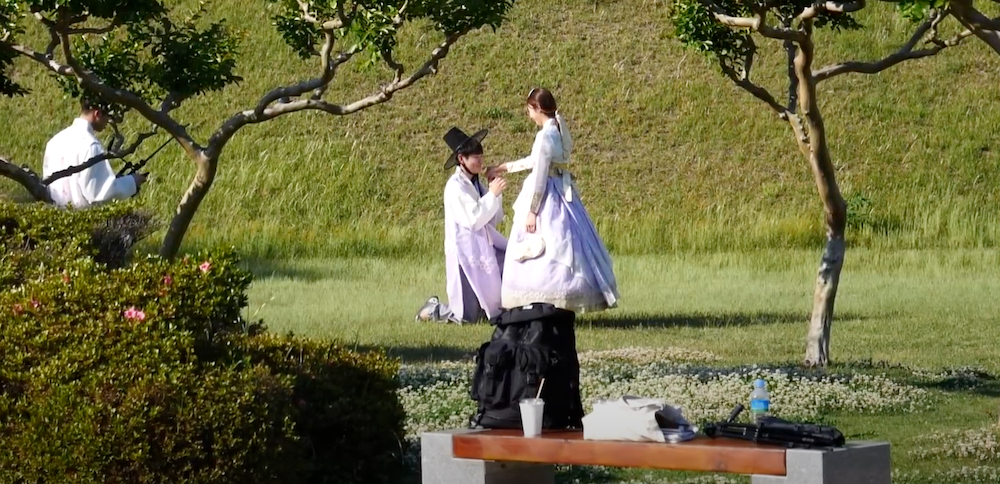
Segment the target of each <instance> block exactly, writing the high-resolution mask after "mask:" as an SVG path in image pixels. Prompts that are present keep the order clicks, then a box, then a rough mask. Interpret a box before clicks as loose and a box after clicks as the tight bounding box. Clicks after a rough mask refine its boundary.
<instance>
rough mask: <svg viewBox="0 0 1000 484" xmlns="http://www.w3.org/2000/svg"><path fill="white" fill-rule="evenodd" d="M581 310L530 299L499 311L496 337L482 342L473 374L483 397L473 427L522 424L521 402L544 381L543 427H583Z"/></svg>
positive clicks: (477, 397) (477, 396)
mask: <svg viewBox="0 0 1000 484" xmlns="http://www.w3.org/2000/svg"><path fill="white" fill-rule="evenodd" d="M575 319H576V314H575V313H573V311H568V310H565V309H559V308H557V307H555V306H553V305H551V304H547V303H535V304H528V305H526V306H522V307H518V308H513V309H509V310H506V311H504V312H503V313H501V314H499V315H497V316H494V317H493V318H492V319H490V324H492V325H494V326H496V329H495V330H494V331H493V337H492V338H491V339H490V341H489V342H488V343H484V344H483V345H482V346H480V347H479V351H478V354H477V355H476V372H475V374H474V375H473V378H472V391H471V395H472V399H473V400H475V401H476V402H478V404H479V405H478V409H477V411H476V413H475V414H474V415H473V416H472V417H471V418H470V421H469V423H470V427H471V428H508V429H514V428H521V409H520V406H519V403H520V401H521V399H524V398H534V397H535V395H536V394H537V393H538V387H539V385H540V384H541V383H542V378H544V379H545V385H543V386H542V393H541V398H542V400H544V401H545V410H544V412H543V416H542V428H546V429H581V428H583V421H582V419H583V405H582V403H581V401H580V361H579V360H578V359H577V355H576V335H575V333H574V331H573V324H574V322H575Z"/></svg>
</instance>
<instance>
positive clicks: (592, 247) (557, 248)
mask: <svg viewBox="0 0 1000 484" xmlns="http://www.w3.org/2000/svg"><path fill="white" fill-rule="evenodd" d="M527 111H528V117H530V118H531V120H532V121H534V122H535V124H536V125H537V126H539V127H540V128H541V129H540V130H539V131H538V133H537V134H536V135H535V143H534V145H533V146H532V147H531V155H529V156H528V157H527V158H524V159H521V160H518V161H512V162H508V163H504V164H503V165H500V166H499V167H497V168H496V169H495V172H499V173H504V172H506V173H514V172H518V171H522V170H531V173H530V174H529V175H528V176H527V178H525V180H524V185H523V186H522V187H521V192H520V194H518V196H517V200H516V201H515V202H514V207H513V208H514V217H513V220H512V225H511V234H510V238H509V239H508V240H509V244H510V245H508V248H507V254H506V258H505V261H504V268H503V277H502V279H501V281H502V282H501V302H502V305H503V307H505V308H513V307H517V306H523V305H526V304H531V303H535V302H545V303H550V304H553V305H555V306H556V307H559V308H563V309H568V310H571V311H575V312H588V311H603V310H605V309H609V308H613V307H615V306H616V305H617V303H618V298H619V295H618V283H617V281H616V280H615V274H614V271H613V270H612V265H611V256H610V255H608V250H607V249H606V248H605V247H604V242H602V241H601V238H600V236H598V235H597V229H595V228H594V223H593V222H592V221H591V220H590V215H588V214H587V209H586V208H584V206H583V203H582V202H581V201H580V195H579V193H578V192H577V189H576V187H575V185H574V184H573V177H572V175H571V174H570V172H569V171H568V165H569V155H570V152H571V151H572V149H573V139H572V138H571V136H570V134H569V127H568V126H567V125H566V122H565V121H564V120H563V118H562V116H561V115H560V114H559V112H558V111H557V110H556V100H555V97H553V96H552V93H551V92H549V91H548V90H546V89H544V88H536V89H532V90H531V92H530V93H529V94H528V106H527Z"/></svg>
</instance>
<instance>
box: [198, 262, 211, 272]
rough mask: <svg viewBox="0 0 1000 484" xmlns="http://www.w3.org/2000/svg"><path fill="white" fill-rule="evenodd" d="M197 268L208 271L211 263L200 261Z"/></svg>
mask: <svg viewBox="0 0 1000 484" xmlns="http://www.w3.org/2000/svg"><path fill="white" fill-rule="evenodd" d="M198 268H199V269H201V272H208V271H209V270H210V269H211V268H212V263H211V262H209V261H205V262H202V263H201V265H200V266H198Z"/></svg>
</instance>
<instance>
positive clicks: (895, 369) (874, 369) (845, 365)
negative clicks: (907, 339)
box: [819, 360, 1000, 397]
mask: <svg viewBox="0 0 1000 484" xmlns="http://www.w3.org/2000/svg"><path fill="white" fill-rule="evenodd" d="M819 371H823V370H819ZM825 371H827V372H829V373H831V374H833V373H836V374H852V373H867V374H881V375H885V376H887V377H889V378H892V379H893V380H897V381H900V382H904V383H906V384H909V385H913V386H915V387H919V388H924V389H927V390H938V391H942V392H949V393H965V394H968V395H982V396H985V397H1000V376H997V375H994V374H992V373H989V372H987V371H983V370H981V369H978V368H968V367H960V368H945V369H943V370H939V371H933V372H929V371H927V370H923V371H921V370H919V369H917V368H915V367H912V366H909V365H906V364H902V363H893V362H888V361H873V360H852V361H844V362H834V363H833V364H831V365H830V367H829V368H827V369H826V370H825Z"/></svg>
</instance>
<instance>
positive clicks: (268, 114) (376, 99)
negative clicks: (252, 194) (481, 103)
mask: <svg viewBox="0 0 1000 484" xmlns="http://www.w3.org/2000/svg"><path fill="white" fill-rule="evenodd" d="M466 33H467V31H461V32H458V33H455V34H452V35H450V36H448V38H447V39H445V40H444V42H442V43H441V44H440V45H438V46H437V47H436V48H435V49H434V50H433V51H432V52H431V57H430V59H428V60H427V62H425V63H424V64H423V66H421V67H420V69H418V70H417V71H415V72H413V73H412V74H410V76H409V77H406V78H405V79H401V80H399V81H394V82H391V83H389V84H387V85H385V86H383V87H382V88H381V89H380V90H379V92H377V93H375V94H372V95H370V96H368V97H365V98H363V99H360V100H358V101H355V102H353V103H351V104H348V105H339V104H334V103H330V102H327V101H323V100H322V99H299V100H297V101H291V102H283V103H278V104H276V105H275V106H273V107H268V108H266V109H264V110H262V111H260V112H259V113H258V112H257V110H256V109H255V110H252V111H243V112H240V113H236V114H235V115H233V116H232V117H231V118H229V120H227V121H226V122H225V123H223V125H222V127H220V128H219V129H218V131H216V132H215V134H213V135H212V137H211V139H209V141H208V148H207V151H208V156H209V157H212V156H214V155H215V154H216V153H218V152H219V151H221V150H222V147H223V146H225V144H226V143H227V142H229V139H230V138H232V136H233V135H234V134H236V132H237V131H239V130H240V128H242V127H243V126H246V125H247V124H257V123H262V122H264V121H268V120H270V119H274V118H276V117H278V116H282V115H285V114H290V113H294V112H298V111H304V110H315V111H323V112H325V113H329V114H333V115H338V116H343V115H346V114H351V113H355V112H357V111H361V110H362V109H365V108H368V107H371V106H374V105H376V104H381V103H384V102H386V101H388V100H389V99H391V98H392V95H393V94H394V93H395V92H396V91H399V90H402V89H406V88H407V87H410V86H412V85H413V84H414V83H415V82H417V81H419V80H420V79H422V78H423V77H425V76H427V75H429V74H436V73H437V66H438V62H439V61H440V60H441V59H443V58H444V57H445V56H447V55H448V51H449V49H450V48H451V46H452V44H454V43H455V42H456V41H458V39H459V38H461V37H462V36H463V35H465V34H466ZM347 54H348V53H343V54H341V56H345V55H347ZM345 60H346V59H345ZM307 82H309V81H307ZM300 86H301V85H300ZM305 91H306V90H302V92H305ZM273 94H274V91H272V92H271V93H269V96H270V95H273ZM259 106H260V105H259V104H258V107H259Z"/></svg>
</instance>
